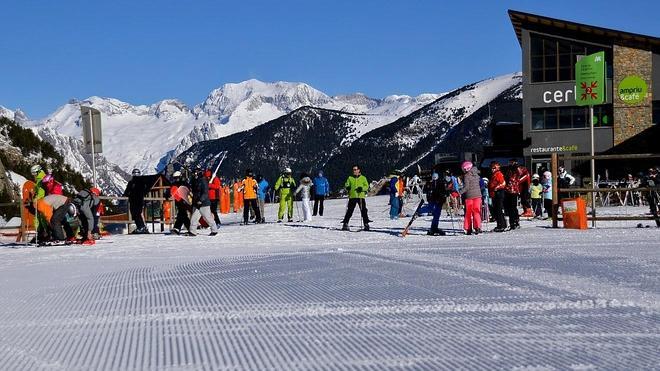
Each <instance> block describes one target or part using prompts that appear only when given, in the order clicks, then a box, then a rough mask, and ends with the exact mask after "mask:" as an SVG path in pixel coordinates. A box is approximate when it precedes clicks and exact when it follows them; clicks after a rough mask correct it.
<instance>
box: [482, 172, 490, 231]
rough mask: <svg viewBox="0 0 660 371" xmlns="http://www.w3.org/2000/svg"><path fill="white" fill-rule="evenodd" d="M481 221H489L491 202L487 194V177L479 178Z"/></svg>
mask: <svg viewBox="0 0 660 371" xmlns="http://www.w3.org/2000/svg"><path fill="white" fill-rule="evenodd" d="M480 186H481V205H482V206H481V221H482V222H486V223H488V222H489V221H490V214H491V212H490V210H491V208H492V206H493V205H492V202H491V200H490V195H489V194H488V178H486V177H483V178H481V183H480Z"/></svg>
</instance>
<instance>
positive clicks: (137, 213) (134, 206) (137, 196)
mask: <svg viewBox="0 0 660 371" xmlns="http://www.w3.org/2000/svg"><path fill="white" fill-rule="evenodd" d="M131 175H132V176H133V178H132V179H131V180H130V181H129V182H128V184H127V185H126V190H125V191H124V195H123V196H124V197H128V205H129V209H130V212H131V216H132V217H133V221H134V222H135V230H134V231H133V232H132V233H131V234H148V233H149V230H148V229H147V226H146V225H145V224H144V219H143V218H142V210H143V208H144V195H145V189H144V184H143V183H142V182H140V179H139V178H140V176H141V175H142V172H141V171H140V169H133V171H132V172H131Z"/></svg>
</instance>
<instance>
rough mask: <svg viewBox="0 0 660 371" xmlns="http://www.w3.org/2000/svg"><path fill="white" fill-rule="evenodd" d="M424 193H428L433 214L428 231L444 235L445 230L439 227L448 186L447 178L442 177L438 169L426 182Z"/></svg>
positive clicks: (430, 233) (434, 234) (430, 234)
mask: <svg viewBox="0 0 660 371" xmlns="http://www.w3.org/2000/svg"><path fill="white" fill-rule="evenodd" d="M424 193H425V194H426V201H427V202H428V204H429V212H430V213H431V215H433V220H431V229H429V231H428V232H427V234H428V235H429V236H444V235H445V232H444V231H443V230H442V229H440V228H439V227H438V225H439V224H440V214H441V213H442V205H444V204H445V202H446V201H447V188H446V186H445V180H444V179H441V178H440V174H439V173H438V172H437V171H435V170H434V171H433V173H432V174H431V180H430V181H428V182H426V184H424Z"/></svg>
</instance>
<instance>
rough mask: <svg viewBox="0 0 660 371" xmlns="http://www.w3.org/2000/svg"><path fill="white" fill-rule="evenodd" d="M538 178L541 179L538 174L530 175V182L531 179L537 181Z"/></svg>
mask: <svg viewBox="0 0 660 371" xmlns="http://www.w3.org/2000/svg"><path fill="white" fill-rule="evenodd" d="M539 178H541V177H540V176H539V175H538V174H534V175H532V180H533V179H539Z"/></svg>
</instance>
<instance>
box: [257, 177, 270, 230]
mask: <svg viewBox="0 0 660 371" xmlns="http://www.w3.org/2000/svg"><path fill="white" fill-rule="evenodd" d="M256 180H257V184H258V185H259V189H258V190H257V202H258V204H259V213H260V214H261V222H262V223H265V222H266V194H267V193H268V188H269V187H270V184H268V181H267V180H266V179H264V177H263V176H262V175H260V174H257V179H256Z"/></svg>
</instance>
